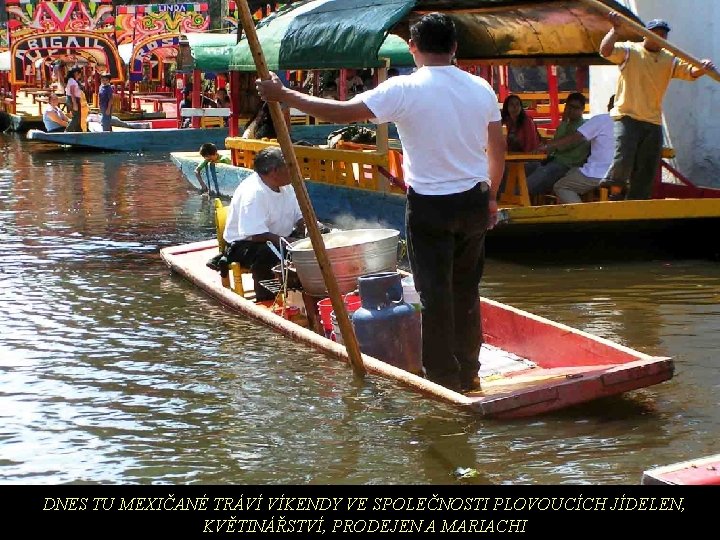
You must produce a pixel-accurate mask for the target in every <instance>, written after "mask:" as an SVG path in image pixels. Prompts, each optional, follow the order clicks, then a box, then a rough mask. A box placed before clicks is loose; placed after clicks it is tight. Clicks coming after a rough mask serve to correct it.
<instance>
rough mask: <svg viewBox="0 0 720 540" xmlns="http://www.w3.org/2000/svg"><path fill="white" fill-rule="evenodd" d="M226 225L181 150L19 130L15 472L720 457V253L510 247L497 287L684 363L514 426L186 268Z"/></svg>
mask: <svg viewBox="0 0 720 540" xmlns="http://www.w3.org/2000/svg"><path fill="white" fill-rule="evenodd" d="M213 234H214V230H213V224H212V211H211V204H210V202H209V201H208V199H204V198H202V197H201V196H200V195H198V194H197V193H195V192H193V191H191V190H189V189H188V187H187V186H186V184H185V181H184V180H183V178H182V177H181V175H180V174H179V172H178V171H177V170H176V168H175V167H174V166H173V165H172V163H171V162H170V160H169V157H168V156H167V155H166V154H157V155H153V154H146V155H136V154H98V153H84V152H78V151H68V150H63V149H57V148H54V147H52V146H49V145H43V144H42V143H27V142H24V141H22V140H21V138H20V137H19V136H17V135H0V418H1V419H2V421H1V422H0V483H4V484H19V483H25V484H61V483H110V484H120V483H122V484H134V483H142V484H146V483H160V484H163V483H167V484H187V483H198V484H199V483H212V484H215V483H218V484H283V483H288V484H290V483H300V484H304V483H316V484H328V483H330V484H338V483H348V484H420V483H423V484H424V483H442V484H453V483H458V484H461V483H478V484H509V483H512V484H517V483H527V484H578V483H580V484H584V483H587V484H619V483H629V484H635V483H638V482H639V480H640V477H641V475H642V471H643V470H645V469H647V468H650V467H653V466H656V465H661V464H667V463H671V462H675V461H679V460H685V459H691V458H695V457H699V456H702V455H705V454H708V453H714V452H717V451H718V447H717V436H718V433H719V432H720V407H719V406H718V405H719V402H720V397H719V396H720V370H719V369H718V359H717V350H718V346H719V345H720V307H719V306H720V265H719V264H718V263H716V262H706V261H689V260H688V261H670V260H653V261H648V262H642V263H637V262H632V263H623V262H617V263H613V264H603V265H575V264H568V263H562V264H555V265H551V266H549V265H545V266H533V265H530V264H527V263H524V264H510V263H507V262H500V261H494V260H490V261H489V262H488V264H487V272H486V277H485V279H484V283H483V290H482V292H483V294H484V295H485V296H488V297H490V298H493V299H495V300H499V301H502V302H506V303H509V304H512V305H514V306H516V307H519V308H522V309H525V310H528V311H531V312H533V313H536V314H538V315H542V316H545V317H548V318H551V319H554V320H556V321H559V322H562V323H565V324H569V325H571V326H574V327H577V328H580V329H582V330H585V331H587V332H591V333H593V334H596V335H598V336H602V337H605V338H609V339H612V340H615V341H618V342H620V343H622V344H624V345H627V346H630V347H633V348H636V349H638V350H640V351H643V352H646V353H649V354H653V355H667V356H671V357H673V358H674V359H675V362H676V375H675V377H674V378H673V379H672V380H671V381H669V382H666V383H663V384H661V385H657V386H654V387H650V388H647V389H643V390H640V391H636V392H633V393H630V394H626V395H624V396H622V397H617V398H612V399H605V400H602V401H598V402H594V403H592V404H589V405H585V406H581V407H576V408H573V409H570V410H566V411H562V412H559V413H554V414H548V415H543V416H539V417H534V418H530V419H523V420H514V421H493V420H487V419H483V418H480V417H476V416H474V415H472V414H468V413H464V412H459V411H458V410H456V409H454V408H452V407H450V406H448V405H445V404H442V403H438V402H435V401H430V400H426V399H423V398H420V397H418V396H417V395H415V394H413V393H410V392H407V391H405V390H404V389H402V388H400V387H397V386H396V385H394V384H392V383H391V382H388V381H385V380H382V379H378V378H376V377H369V378H368V379H367V380H366V381H365V382H364V383H357V382H355V381H354V380H353V377H352V374H351V372H350V369H349V367H348V366H346V365H344V364H340V363H338V362H337V361H334V360H331V359H329V358H326V357H325V356H323V355H322V354H319V353H317V352H315V351H313V350H312V349H310V348H307V347H305V346H302V345H298V344H296V343H289V342H287V341H284V340H283V339H281V338H280V337H279V336H277V335H275V334H273V333H272V332H268V331H267V329H266V328H265V327H263V326H261V325H259V324H257V323H255V322H253V321H251V320H249V319H247V318H245V317H242V316H238V315H235V314H233V313H231V312H230V311H228V310H227V309H226V308H224V307H223V306H221V305H220V304H218V303H216V302H214V301H212V300H210V299H209V298H208V297H206V296H205V295H204V294H203V293H201V292H199V291H198V290H196V289H195V288H193V286H191V285H190V284H188V283H186V282H185V281H183V280H182V279H180V278H179V277H177V276H173V275H171V274H170V272H169V270H168V269H167V268H166V267H165V265H164V264H163V262H162V261H161V259H160V257H159V250H160V249H161V248H163V247H165V246H170V245H173V244H178V243H185V242H190V241H195V240H201V239H206V238H210V237H211V236H212V235H213ZM628 234H632V231H628ZM689 240H691V239H689ZM552 248H553V246H548V249H552Z"/></svg>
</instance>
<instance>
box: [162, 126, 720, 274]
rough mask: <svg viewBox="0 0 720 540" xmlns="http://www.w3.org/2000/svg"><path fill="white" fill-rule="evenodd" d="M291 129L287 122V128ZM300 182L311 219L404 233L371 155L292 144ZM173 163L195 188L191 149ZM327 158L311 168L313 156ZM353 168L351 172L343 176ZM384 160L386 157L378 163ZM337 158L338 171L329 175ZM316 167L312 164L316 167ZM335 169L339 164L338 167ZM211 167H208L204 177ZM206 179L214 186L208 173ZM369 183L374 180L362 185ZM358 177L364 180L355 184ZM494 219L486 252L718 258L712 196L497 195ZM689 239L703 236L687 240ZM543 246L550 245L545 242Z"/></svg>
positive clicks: (225, 181)
mask: <svg viewBox="0 0 720 540" xmlns="http://www.w3.org/2000/svg"><path fill="white" fill-rule="evenodd" d="M293 129H294V127H293ZM269 144H275V143H273V142H269V141H253V140H248V139H233V138H229V139H227V141H226V145H228V146H229V147H230V148H236V149H237V148H240V149H247V150H248V151H245V150H242V151H241V152H239V153H238V154H239V155H240V156H243V157H242V159H246V157H251V156H252V153H251V152H255V151H257V149H258V148H259V147H262V146H266V145H269ZM295 150H296V152H297V155H298V157H299V158H301V161H302V163H301V166H302V167H303V170H304V174H305V176H306V178H308V181H307V182H306V186H307V189H308V193H309V195H310V198H311V200H312V203H313V206H314V207H315V210H316V213H317V214H318V217H319V218H320V219H321V220H323V221H327V222H329V223H335V224H337V225H338V226H340V227H346V226H348V224H349V223H352V222H353V221H361V222H363V223H365V224H368V226H373V225H374V226H382V227H390V228H394V229H398V230H400V231H404V222H405V195H404V193H403V191H402V190H400V189H397V188H396V187H394V186H391V185H390V184H389V182H388V181H387V180H385V181H383V177H382V175H381V174H379V173H376V174H375V176H374V178H372V179H370V180H368V179H367V178H365V179H363V178H362V177H361V176H360V174H359V169H360V168H363V167H364V168H368V167H371V166H372V164H371V163H370V162H371V160H373V159H378V154H377V153H368V152H360V151H352V150H332V151H329V150H325V151H323V150H321V149H318V148H311V147H302V146H296V147H295ZM170 155H171V158H172V160H173V162H174V163H175V164H176V165H177V166H178V167H179V168H180V170H181V171H182V172H183V175H184V177H185V179H186V180H187V181H188V183H189V184H190V185H192V186H193V187H195V188H196V189H199V187H200V186H199V185H198V184H197V178H196V177H195V174H194V172H193V171H194V169H195V167H196V166H197V164H198V163H199V161H198V160H199V157H198V156H197V153H191V152H188V153H182V152H172V153H171V154H170ZM321 161H322V162H323V163H329V164H331V165H330V166H326V167H325V168H324V171H323V172H321V173H320V174H316V172H315V171H319V170H320V167H319V165H317V164H319V163H320V162H321ZM244 163H245V165H246V166H244V167H234V166H231V165H218V166H217V168H216V169H215V171H214V174H215V175H216V177H217V180H218V187H219V193H220V195H221V196H224V197H231V196H232V193H233V192H234V191H235V188H236V187H237V185H238V183H239V182H240V181H242V179H244V178H245V177H247V176H248V175H249V174H250V173H251V168H250V166H249V165H250V163H248V162H247V161H245V162H244ZM353 163H355V164H357V165H356V166H355V168H356V170H357V173H356V174H354V175H353V174H349V171H351V170H352V169H351V168H350V165H348V164H353ZM385 163H387V161H386V162H385ZM336 164H337V166H338V168H339V171H340V172H337V173H336V174H330V173H331V172H332V170H333V167H334V166H335V165H336ZM316 165H317V166H316ZM340 168H342V169H340ZM211 172H213V171H208V173H207V174H208V175H209V174H211ZM208 181H209V182H211V183H210V184H209V185H214V184H213V183H212V181H211V179H208ZM373 181H374V182H375V185H374V186H371V185H368V184H370V183H371V182H373ZM361 183H365V186H364V187H363V186H362V185H361ZM500 204H501V207H502V208H501V211H500V214H499V219H500V223H499V224H498V226H496V227H495V228H494V229H492V230H491V231H490V232H489V233H488V238H487V253H488V256H489V257H496V258H512V259H516V260H518V259H532V260H534V261H540V260H543V259H545V260H550V261H554V260H559V259H572V260H586V261H593V260H604V259H617V258H621V259H630V258H648V257H653V258H658V257H660V258H666V257H670V258H706V259H714V258H718V257H719V256H720V239H718V238H715V237H714V236H712V235H710V236H708V235H707V232H708V231H711V230H715V229H717V228H718V226H719V225H720V200H719V199H716V198H688V199H678V198H674V199H651V200H646V201H591V202H584V203H579V204H544V205H529V206H522V205H518V206H508V205H505V204H503V199H502V198H501V203H500ZM689 238H703V241H701V242H688V239H689ZM548 246H551V247H550V248H549V247H548Z"/></svg>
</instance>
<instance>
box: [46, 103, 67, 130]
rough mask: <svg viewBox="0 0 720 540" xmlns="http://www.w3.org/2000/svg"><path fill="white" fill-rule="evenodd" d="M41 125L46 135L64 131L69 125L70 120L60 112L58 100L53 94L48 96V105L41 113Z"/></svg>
mask: <svg viewBox="0 0 720 540" xmlns="http://www.w3.org/2000/svg"><path fill="white" fill-rule="evenodd" d="M42 119H43V124H45V131H47V132H48V133H57V132H58V131H65V129H66V128H67V127H68V125H69V124H70V119H69V118H68V117H67V115H66V114H65V113H64V112H62V111H61V110H60V98H58V96H57V95H55V94H50V95H49V96H48V104H47V107H46V108H45V111H44V112H43V117H42Z"/></svg>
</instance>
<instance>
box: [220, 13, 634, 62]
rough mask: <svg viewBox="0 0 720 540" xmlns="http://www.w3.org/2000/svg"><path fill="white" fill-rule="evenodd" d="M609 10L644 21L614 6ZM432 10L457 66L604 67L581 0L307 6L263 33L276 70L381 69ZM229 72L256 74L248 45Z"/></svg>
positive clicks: (262, 26) (593, 18)
mask: <svg viewBox="0 0 720 540" xmlns="http://www.w3.org/2000/svg"><path fill="white" fill-rule="evenodd" d="M605 4H606V5H607V6H608V7H610V8H612V9H615V10H617V11H619V12H621V13H623V14H625V15H627V16H629V17H631V18H632V19H634V20H635V21H637V22H640V20H639V19H638V17H637V16H636V15H634V14H633V13H632V12H630V11H629V10H628V9H627V8H625V7H624V6H622V5H620V4H619V3H617V2H615V1H614V0H605ZM430 11H441V12H444V13H447V14H448V15H450V16H452V18H453V20H454V21H455V24H456V25H457V28H458V53H457V57H458V59H459V60H471V61H477V62H495V63H501V62H512V61H516V60H521V61H525V62H530V63H563V62H565V63H566V62H573V63H598V64H600V63H605V60H604V59H602V58H601V57H600V56H599V54H598V49H599V47H600V41H601V40H602V37H603V36H604V35H605V33H606V32H607V31H608V29H609V28H610V23H609V21H608V20H607V17H606V16H605V14H603V13H600V12H598V11H597V10H595V9H593V8H591V7H588V5H587V4H585V3H584V2H581V1H579V0H522V1H518V0H309V1H305V2H296V3H293V4H290V5H288V6H286V7H285V8H284V9H282V10H281V11H279V12H277V13H275V14H273V15H271V16H270V17H267V18H266V19H263V20H262V21H261V22H260V23H259V24H258V27H257V32H258V37H259V39H260V42H261V44H262V46H263V51H264V53H265V57H266V61H267V63H268V67H269V68H270V69H271V70H279V69H337V68H341V67H344V68H366V67H375V66H378V65H381V63H380V62H379V61H378V56H381V57H382V56H383V54H381V52H380V49H381V46H383V44H385V43H386V41H385V38H386V37H387V35H388V33H391V34H397V35H398V36H401V37H402V38H404V39H405V40H407V39H408V38H409V35H408V34H409V30H408V29H409V25H410V24H411V23H412V22H413V21H414V20H416V19H417V18H418V17H420V16H421V15H422V14H424V13H427V12H430ZM621 37H622V38H624V39H631V38H632V36H631V35H630V34H628V35H626V36H621ZM635 39H638V38H637V37H636V38H635ZM396 44H397V42H396ZM406 60H407V58H406ZM230 67H231V69H237V70H240V71H254V70H255V64H254V62H253V59H252V55H251V54H250V50H249V47H248V46H247V42H246V41H245V40H243V41H241V42H240V43H239V44H238V45H237V46H236V47H235V48H234V49H233V51H232V58H231V61H230Z"/></svg>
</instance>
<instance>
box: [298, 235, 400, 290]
mask: <svg viewBox="0 0 720 540" xmlns="http://www.w3.org/2000/svg"><path fill="white" fill-rule="evenodd" d="M322 237H323V240H324V241H325V250H326V251H327V255H328V259H329V260H330V265H331V266H332V269H333V271H334V273H335V279H336V280H337V284H338V287H339V288H340V293H341V294H345V293H348V292H350V291H354V290H355V289H357V283H358V277H360V276H362V275H365V274H372V273H375V272H383V271H386V270H396V269H397V257H398V254H397V251H398V242H399V241H400V232H399V231H396V230H395V229H355V230H351V231H340V232H331V233H327V234H323V235H322ZM290 253H291V256H292V261H293V264H294V265H295V269H296V270H297V274H298V277H299V278H300V283H302V286H303V289H304V290H305V292H307V293H308V294H311V295H313V296H327V294H328V293H327V289H326V288H325V281H324V280H323V276H322V272H320V266H319V265H318V263H317V259H316V258H315V252H314V251H313V248H312V244H311V243H310V239H309V238H305V239H304V240H298V241H297V242H294V243H292V244H290Z"/></svg>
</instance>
